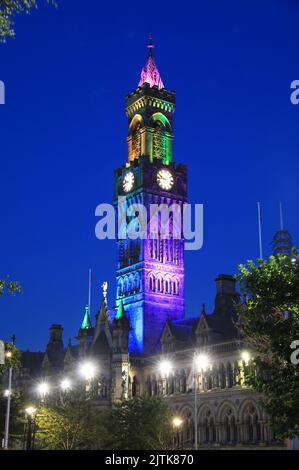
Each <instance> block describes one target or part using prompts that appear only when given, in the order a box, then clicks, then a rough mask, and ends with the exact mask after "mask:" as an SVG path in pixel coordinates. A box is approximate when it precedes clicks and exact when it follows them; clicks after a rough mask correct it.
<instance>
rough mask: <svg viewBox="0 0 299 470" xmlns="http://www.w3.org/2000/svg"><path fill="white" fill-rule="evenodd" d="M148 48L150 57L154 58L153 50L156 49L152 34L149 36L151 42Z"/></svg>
mask: <svg viewBox="0 0 299 470" xmlns="http://www.w3.org/2000/svg"><path fill="white" fill-rule="evenodd" d="M147 47H148V50H149V51H148V54H149V56H151V57H152V56H153V48H154V47H155V46H154V45H153V35H152V33H150V34H149V42H148V46H147Z"/></svg>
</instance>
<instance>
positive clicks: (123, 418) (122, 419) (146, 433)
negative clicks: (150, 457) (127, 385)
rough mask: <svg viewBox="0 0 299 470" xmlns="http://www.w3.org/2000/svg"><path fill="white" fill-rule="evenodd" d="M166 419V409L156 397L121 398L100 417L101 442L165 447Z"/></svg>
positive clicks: (129, 446) (111, 446)
mask: <svg viewBox="0 0 299 470" xmlns="http://www.w3.org/2000/svg"><path fill="white" fill-rule="evenodd" d="M170 422H171V413H170V409H169V408H168V406H167V404H166V403H165V402H164V401H162V400H161V398H159V397H136V398H132V399H131V400H125V401H122V402H120V403H118V404H117V405H115V406H114V407H113V408H112V410H109V411H107V412H106V413H105V415H104V417H103V436H102V445H103V447H104V448H105V449H113V450H114V449H115V450H156V449H167V447H168V446H169V444H170V440H171V427H170Z"/></svg>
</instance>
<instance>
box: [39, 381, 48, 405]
mask: <svg viewBox="0 0 299 470" xmlns="http://www.w3.org/2000/svg"><path fill="white" fill-rule="evenodd" d="M49 391H50V386H49V384H48V383H47V382H41V383H40V384H39V385H38V386H37V392H38V394H39V396H40V399H41V402H44V401H45V398H46V396H47V395H48V394H49Z"/></svg>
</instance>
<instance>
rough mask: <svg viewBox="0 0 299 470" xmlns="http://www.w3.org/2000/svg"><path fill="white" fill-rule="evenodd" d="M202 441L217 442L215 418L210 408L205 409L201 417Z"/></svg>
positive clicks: (206, 442)
mask: <svg viewBox="0 0 299 470" xmlns="http://www.w3.org/2000/svg"><path fill="white" fill-rule="evenodd" d="M201 431H202V439H201V440H202V442H203V443H205V444H213V443H214V442H216V426H215V418H214V416H213V415H212V413H211V411H210V410H204V411H203V413H202V418H201Z"/></svg>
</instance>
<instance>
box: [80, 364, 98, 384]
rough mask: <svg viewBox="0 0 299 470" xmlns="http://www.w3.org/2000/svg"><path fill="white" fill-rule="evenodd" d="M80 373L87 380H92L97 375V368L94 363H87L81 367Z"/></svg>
mask: <svg viewBox="0 0 299 470" xmlns="http://www.w3.org/2000/svg"><path fill="white" fill-rule="evenodd" d="M79 371H80V374H81V375H82V377H84V379H85V380H92V379H93V378H94V376H95V373H96V367H95V365H94V364H93V363H92V362H89V361H86V362H83V363H82V364H81V365H80V368H79Z"/></svg>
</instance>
